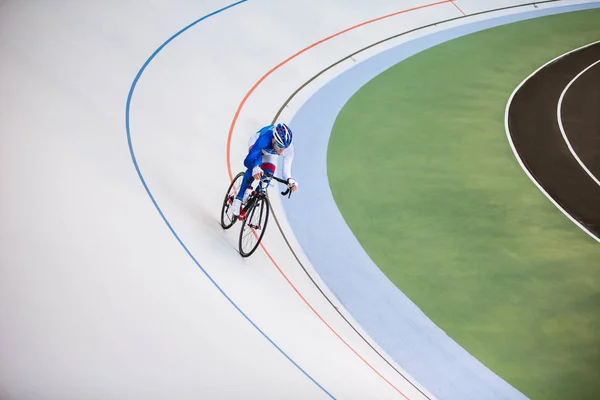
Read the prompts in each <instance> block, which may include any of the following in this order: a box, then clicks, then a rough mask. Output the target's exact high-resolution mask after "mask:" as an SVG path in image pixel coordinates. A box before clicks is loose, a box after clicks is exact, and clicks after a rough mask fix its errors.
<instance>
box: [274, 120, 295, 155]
mask: <svg viewBox="0 0 600 400" xmlns="http://www.w3.org/2000/svg"><path fill="white" fill-rule="evenodd" d="M273 137H274V138H275V144H277V146H278V147H279V148H281V149H286V148H288V147H289V146H290V144H292V138H293V136H292V130H291V129H290V127H289V126H287V125H286V124H277V125H275V129H273Z"/></svg>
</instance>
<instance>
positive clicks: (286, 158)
mask: <svg viewBox="0 0 600 400" xmlns="http://www.w3.org/2000/svg"><path fill="white" fill-rule="evenodd" d="M282 156H283V174H282V175H283V176H282V178H283V179H285V180H286V181H287V180H288V179H289V178H291V177H292V161H293V160H294V144H293V143H292V144H291V145H290V147H288V148H287V149H285V152H284V153H283V154H282Z"/></svg>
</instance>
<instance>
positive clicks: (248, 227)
mask: <svg viewBox="0 0 600 400" xmlns="http://www.w3.org/2000/svg"><path fill="white" fill-rule="evenodd" d="M270 209H271V204H270V202H269V199H268V198H267V197H266V196H262V197H259V198H258V199H255V201H254V202H253V204H252V206H251V207H250V208H249V209H248V211H247V212H246V218H245V219H244V220H243V221H242V227H241V228H240V236H239V240H238V250H239V252H240V255H241V256H242V257H250V256H251V255H252V253H254V251H256V249H257V248H258V245H259V244H260V242H261V241H262V238H263V236H264V235H265V232H266V230H267V223H268V222H269V212H270ZM257 210H258V211H257ZM257 212H258V213H259V215H258V217H259V218H258V227H259V229H260V233H258V234H257V233H256V229H254V228H253V227H252V225H256V224H255V219H254V217H255V216H256V213H257ZM263 217H264V222H263ZM245 234H246V236H248V237H250V236H249V235H253V236H254V237H255V238H256V239H257V240H256V243H255V244H254V245H252V246H251V249H250V250H248V251H247V250H245V246H244V238H245Z"/></svg>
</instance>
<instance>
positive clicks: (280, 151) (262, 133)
mask: <svg viewBox="0 0 600 400" xmlns="http://www.w3.org/2000/svg"><path fill="white" fill-rule="evenodd" d="M292 139H293V136H292V130H291V129H290V128H289V127H288V126H287V125H286V124H277V125H267V126H265V127H263V128H262V129H260V130H259V131H258V132H256V133H254V134H253V135H252V136H251V137H250V139H249V140H248V146H249V149H248V155H247V156H246V158H245V159H244V166H245V167H246V168H248V169H247V170H246V172H245V174H244V178H243V180H242V185H241V187H240V190H239V192H238V194H237V196H236V197H235V199H234V200H233V203H232V204H231V212H232V214H233V215H234V216H235V217H237V216H239V215H240V207H241V205H242V202H245V201H246V199H247V198H248V196H249V195H250V193H251V192H252V185H251V184H250V183H249V181H250V180H251V179H255V180H258V179H260V177H261V176H262V175H263V172H264V171H268V172H269V173H270V174H271V175H273V174H275V165H276V162H277V157H278V156H282V157H283V173H282V178H283V179H284V180H286V181H287V183H288V186H289V187H290V189H291V190H292V192H294V191H296V189H297V188H298V182H296V181H295V180H294V179H292V160H293V159H294V145H293V144H292Z"/></svg>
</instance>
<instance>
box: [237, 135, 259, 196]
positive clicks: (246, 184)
mask: <svg viewBox="0 0 600 400" xmlns="http://www.w3.org/2000/svg"><path fill="white" fill-rule="evenodd" d="M259 136H260V132H256V133H253V134H252V135H251V136H250V138H249V139H248V152H250V150H252V146H254V143H255V142H256V140H257V139H258V137H259ZM250 182H252V168H248V169H247V170H246V172H245V173H244V178H243V180H242V186H241V187H240V190H239V191H238V194H237V195H236V196H235V198H236V199H240V200H243V198H244V193H246V190H249V189H252V186H251V183H250Z"/></svg>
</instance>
